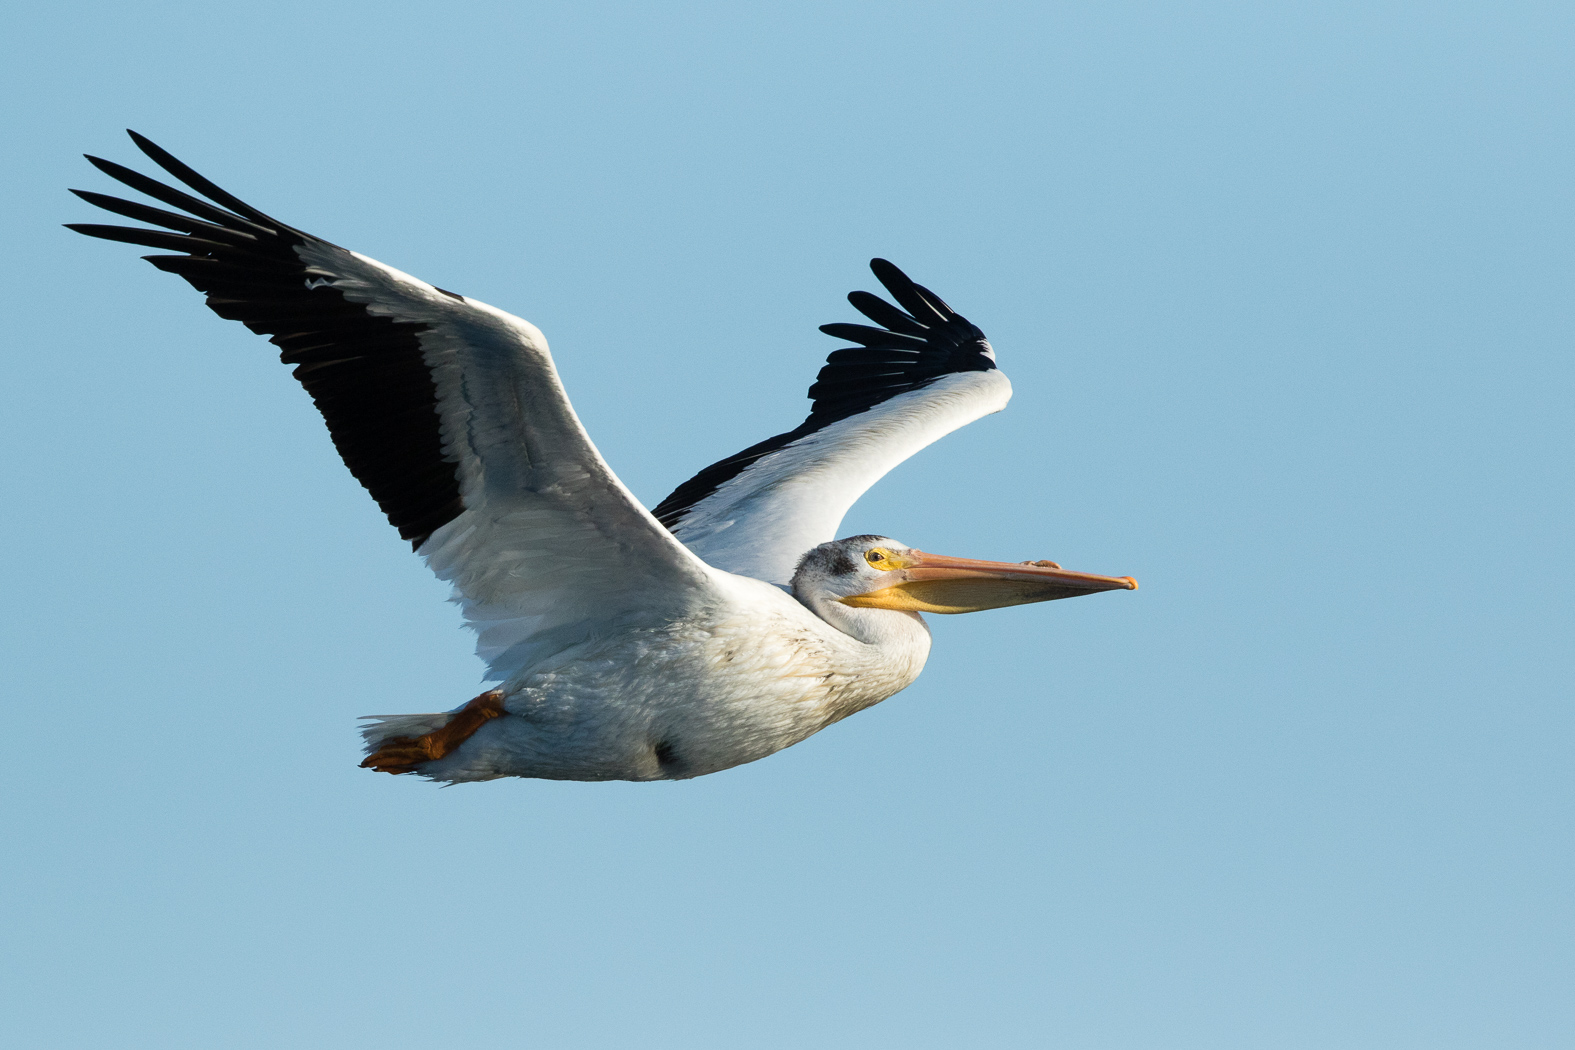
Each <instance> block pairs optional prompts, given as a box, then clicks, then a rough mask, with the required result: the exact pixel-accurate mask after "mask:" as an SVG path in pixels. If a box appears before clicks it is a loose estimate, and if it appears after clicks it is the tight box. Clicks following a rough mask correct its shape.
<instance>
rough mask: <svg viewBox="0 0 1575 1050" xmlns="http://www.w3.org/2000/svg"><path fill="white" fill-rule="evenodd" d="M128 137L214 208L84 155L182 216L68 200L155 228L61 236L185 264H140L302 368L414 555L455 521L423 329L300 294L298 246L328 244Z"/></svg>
mask: <svg viewBox="0 0 1575 1050" xmlns="http://www.w3.org/2000/svg"><path fill="white" fill-rule="evenodd" d="M128 134H130V135H131V138H132V141H133V142H135V143H136V144H137V146H138V148H139V149H141V150H142V151H143V152H144V153H146V154H147V155H148V156H149V157H150V158H151V159H152V160H153V161H154V162H155V163H157V164H158V165H159V166H160V167H161V168H163V169H164V170H165V171H167V172H169V173H170V174H171V175H172V176H174V177H175V178H176V179H178V180H180V181H181V182H183V183H185V184H186V185H187V186H189V187H191V188H192V189H194V190H196V191H197V192H198V193H201V194H204V195H206V196H207V197H208V198H210V199H211V200H212V201H216V202H218V205H223V207H219V206H218V205H216V204H212V203H209V202H208V201H205V200H201V199H199V198H197V197H194V196H192V195H190V194H188V193H184V192H182V191H181V190H178V189H175V188H174V187H173V186H167V185H165V184H164V183H162V182H159V181H158V180H156V179H153V178H150V177H148V176H146V175H143V174H142V173H140V172H136V171H133V170H131V169H130V168H127V167H124V166H123V165H120V164H116V163H114V162H113V161H108V160H104V159H102V158H99V157H94V156H92V155H91V154H83V156H85V157H86V158H87V160H88V162H89V163H90V164H92V165H93V166H94V167H95V168H97V169H98V170H99V171H101V172H103V173H104V174H106V175H108V176H109V177H110V178H112V179H114V180H116V181H117V182H119V183H121V184H123V185H126V186H130V187H131V188H132V189H134V190H137V191H138V192H141V193H144V194H146V195H148V196H149V197H152V198H153V199H154V200H157V201H160V202H162V203H164V204H167V205H169V206H170V207H172V208H178V209H180V210H181V211H182V212H185V213H188V214H186V215H177V214H174V213H171V212H165V211H162V210H160V209H158V208H152V207H149V206H148V205H145V204H138V203H133V202H131V201H123V200H121V199H120V198H118V197H110V196H108V195H106V194H95V193H91V192H88V191H85V190H73V191H72V192H74V193H76V195H77V196H78V197H80V198H81V199H82V200H84V201H86V202H87V203H89V204H92V205H95V206H96V207H99V208H103V209H104V210H106V211H110V212H113V213H115V214H118V215H124V216H126V217H128V218H131V219H136V220H139V221H143V222H148V223H151V224H153V225H155V226H162V227H164V229H154V230H149V229H136V228H131V227H126V226H109V225H101V224H97V223H66V224H65V226H66V228H67V229H70V230H73V231H75V232H77V233H82V234H86V235H87V236H90V237H100V238H104V239H106V240H113V241H125V242H129V243H132V244H141V245H146V246H149V247H153V248H157V249H161V250H164V251H174V252H179V253H183V254H177V255H145V256H143V258H144V259H146V260H147V261H148V262H149V263H151V264H152V265H154V266H156V267H158V268H159V269H160V270H164V271H166V272H168V273H173V274H175V275H177V276H179V277H181V278H183V279H184V280H185V281H186V282H187V283H188V284H190V285H191V286H192V287H194V288H196V289H197V290H198V291H200V292H203V293H204V294H206V296H207V298H208V306H209V307H210V308H211V309H212V310H213V311H214V312H215V313H217V314H219V315H220V316H221V317H227V318H231V319H233V320H236V321H240V322H241V323H242V324H244V325H246V327H248V328H250V329H251V330H252V331H254V332H257V333H259V334H261V335H267V336H270V337H271V338H270V342H272V343H274V344H275V345H276V346H278V347H279V348H280V357H281V359H283V360H284V361H286V362H287V363H295V362H300V363H301V367H298V368H297V370H296V376H297V378H299V379H300V381H301V383H302V385H303V386H305V387H306V390H307V392H308V393H309V394H311V395H312V399H313V401H314V402H315V403H316V404H317V407H318V408H319V409H320V410H321V412H322V414H323V419H324V421H325V422H327V424H328V430H329V434H330V436H332V438H333V441H334V446H335V447H336V448H337V449H338V451H339V455H340V457H341V458H343V460H344V461H345V465H346V466H347V467H349V468H350V471H351V473H353V474H354V475H355V476H356V478H357V480H359V481H360V482H361V483H362V484H363V485H365V486H366V488H367V490H368V491H369V492H370V493H371V495H372V498H373V499H374V500H376V501H377V504H378V506H379V507H381V508H382V510H383V512H384V513H385V514H387V515H388V520H389V522H390V523H391V524H393V525H394V526H395V527H396V528H397V529H398V530H399V534H400V535H401V536H402V537H404V538H405V539H407V540H409V541H410V542H411V545H412V546H413V547H416V548H419V547H420V546H421V545H422V544H423V543H424V542H426V540H427V538H428V537H429V536H430V535H431V534H432V533H433V531H435V530H436V529H438V528H439V527H441V526H442V525H444V524H445V523H447V522H449V521H452V520H453V519H454V518H455V517H456V516H458V515H459V514H460V513H461V512H462V511H463V510H464V505H463V502H462V499H461V497H460V494H459V480H458V477H457V475H456V472H455V465H454V463H453V461H452V460H450V459H448V458H447V457H446V455H445V454H444V451H443V437H442V432H441V429H440V420H439V417H438V415H437V413H436V412H435V411H434V410H433V408H434V403H435V399H436V388H435V386H434V384H433V380H432V375H431V372H430V370H429V369H428V368H427V366H426V364H425V361H424V358H423V356H422V348H421V343H420V340H419V338H418V337H419V335H420V333H421V332H423V331H425V330H426V327H427V326H426V325H425V324H420V323H415V322H404V321H396V320H394V319H392V318H390V317H384V316H374V315H372V314H370V313H369V312H368V310H367V308H366V306H365V305H364V304H362V303H354V302H351V301H349V300H348V299H346V298H345V297H344V296H343V295H342V294H341V293H340V292H339V291H338V290H336V289H334V288H332V287H322V286H317V285H316V284H315V283H312V284H309V283H308V282H309V276H310V275H308V274H307V272H306V268H305V264H304V263H303V262H302V261H301V257H300V255H299V254H298V253H297V251H296V249H297V247H298V246H300V245H302V244H304V243H306V242H308V241H313V242H316V243H318V244H320V245H324V246H326V243H327V242H323V241H321V240H320V239H318V238H313V237H311V236H310V235H309V234H305V233H302V232H301V231H300V230H296V229H294V228H292V227H290V226H286V225H285V224H283V223H281V222H279V221H278V220H276V219H273V218H271V217H269V216H268V215H266V214H265V213H263V212H261V211H258V210H257V209H256V208H253V207H251V206H250V205H248V204H246V203H245V202H244V201H242V200H240V199H239V198H237V197H235V196H234V195H233V194H230V193H227V192H225V191H224V190H222V189H220V188H219V187H218V186H216V185H214V184H213V183H212V182H210V181H209V180H208V179H206V178H204V177H202V176H201V175H198V174H197V173H196V172H195V171H193V170H192V169H191V168H189V167H187V166H186V165H185V164H183V163H181V162H180V161H178V160H176V159H175V158H174V157H173V156H171V155H170V154H169V153H168V152H166V151H165V150H163V149H161V148H160V147H159V146H157V145H155V144H154V143H152V142H150V141H149V140H148V139H147V138H145V137H144V136H142V135H138V134H137V133H136V132H134V131H130V130H129V129H128ZM225 209H231V210H228V211H227V210H225ZM189 216H195V218H191V217H189ZM171 230H174V231H179V232H170V231H171ZM449 294H453V293H449Z"/></svg>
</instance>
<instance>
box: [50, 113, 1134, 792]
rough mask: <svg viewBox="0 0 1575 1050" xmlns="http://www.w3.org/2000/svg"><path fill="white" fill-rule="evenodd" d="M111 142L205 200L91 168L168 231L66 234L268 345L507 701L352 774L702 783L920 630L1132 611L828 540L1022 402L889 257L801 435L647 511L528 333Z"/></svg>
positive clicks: (873, 675)
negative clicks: (903, 470) (1078, 612)
mask: <svg viewBox="0 0 1575 1050" xmlns="http://www.w3.org/2000/svg"><path fill="white" fill-rule="evenodd" d="M130 134H131V137H132V140H133V141H134V142H135V143H136V144H137V146H138V148H140V149H141V150H142V152H143V153H144V154H146V155H147V156H148V157H149V158H150V159H151V160H152V161H153V162H154V163H155V164H157V165H158V166H159V167H160V168H162V169H163V170H164V171H165V172H167V173H168V174H169V175H170V176H172V177H174V179H176V180H177V181H179V182H180V183H183V184H184V185H185V186H186V187H187V188H188V189H190V190H191V191H193V192H195V193H197V194H201V197H196V196H193V195H192V194H191V193H187V192H184V191H182V190H179V189H176V188H174V187H173V186H169V185H166V184H164V183H162V182H159V181H157V180H156V179H153V178H150V177H148V176H146V175H143V174H141V173H139V172H136V171H133V170H132V169H130V168H127V167H123V166H122V165H119V164H115V163H113V162H111V161H107V160H102V159H99V158H97V157H91V156H90V157H88V158H87V159H88V160H89V161H90V162H91V163H92V164H93V165H94V167H96V168H98V169H99V170H100V171H102V172H103V173H105V174H106V175H109V176H110V177H111V178H114V179H116V180H118V181H120V182H121V183H123V184H125V185H126V186H129V187H131V188H132V189H134V190H137V191H139V192H140V193H143V194H145V195H147V196H148V197H150V198H152V199H154V200H156V201H159V202H160V203H162V204H164V205H167V206H169V207H171V208H175V209H178V211H166V210H164V209H163V208H155V207H153V206H151V205H148V204H143V203H137V202H133V201H127V200H123V199H121V198H118V197H112V196H108V195H106V194H102V193H92V192H88V191H85V190H73V191H72V192H73V193H75V194H76V195H77V196H78V197H80V198H82V199H83V200H85V201H87V202H88V203H90V204H94V205H97V206H98V207H100V208H103V209H105V210H107V211H110V212H113V213H115V214H117V215H121V216H124V217H126V218H129V219H133V220H136V221H138V222H143V223H148V224H150V225H151V226H153V227H157V228H156V229H148V228H144V227H128V226H109V225H98V224H90V223H71V224H68V225H69V228H70V229H73V230H76V231H77V232H79V233H84V234H87V235H89V236H91V237H102V238H105V239H107V240H112V241H124V242H127V243H130V244H138V245H143V246H145V247H149V248H154V249H157V250H159V251H161V252H163V253H166V254H158V255H148V256H144V258H146V259H147V261H148V262H150V263H152V264H153V265H154V266H156V267H158V268H159V269H160V270H165V271H168V272H170V273H173V274H178V275H179V276H181V277H183V278H185V279H186V281H187V282H188V283H190V284H191V285H192V286H193V287H195V288H196V289H197V290H198V291H200V292H203V293H205V294H206V295H207V302H208V306H209V308H210V309H212V310H213V311H214V312H215V313H217V314H218V315H219V316H220V317H226V318H230V319H231V320H235V321H240V322H241V323H242V324H244V325H246V327H248V328H250V329H251V330H252V331H253V332H256V333H258V334H259V335H266V336H268V337H269V341H270V342H272V343H273V344H274V345H275V346H277V347H278V348H279V351H280V352H279V358H280V360H281V361H283V362H284V363H285V364H289V365H294V366H295V371H294V375H295V378H296V379H298V380H300V382H301V384H302V385H303V386H304V387H306V390H307V393H309V394H310V395H311V396H312V399H313V401H314V402H315V403H316V405H317V407H318V409H319V410H320V411H321V412H322V414H323V419H324V420H325V421H326V422H327V424H328V431H329V434H330V435H331V436H332V438H333V442H334V446H335V447H336V448H337V449H338V450H339V454H340V456H342V457H343V459H344V461H345V465H346V466H347V467H349V468H350V472H351V473H352V474H354V475H355V477H356V479H357V480H359V481H360V482H361V484H362V485H364V486H366V488H367V490H368V491H369V492H370V493H371V495H372V498H373V499H375V500H376V501H377V504H378V506H379V507H381V508H382V510H383V513H385V514H386V515H387V516H388V520H389V522H390V524H392V525H393V526H394V527H395V528H397V529H398V530H399V534H400V535H401V536H402V537H404V538H405V539H407V540H409V541H410V543H411V545H412V547H413V548H414V549H415V552H416V553H417V554H418V555H420V556H421V557H422V558H424V559H425V560H426V563H427V565H428V566H429V567H430V568H431V569H432V571H433V572H434V573H436V574H437V575H438V577H439V578H441V579H443V580H445V581H448V582H449V583H451V584H452V585H453V588H454V592H455V598H456V600H457V601H458V603H459V605H460V607H461V610H462V612H463V614H464V618H465V621H466V623H467V624H468V626H470V627H471V628H472V629H474V630H475V632H476V634H477V636H478V642H477V654H478V655H479V656H480V657H481V659H482V660H483V661H485V663H486V665H487V681H489V682H496V683H498V684H497V687H496V688H493V689H489V690H488V691H486V692H484V693H482V694H481V695H480V696H477V697H476V698H474V699H472V700H470V701H469V702H467V703H465V704H463V705H461V706H460V707H457V708H455V709H453V710H451V711H446V712H441V713H435V714H411V715H385V716H375V717H369V718H368V719H367V724H366V725H365V726H364V727H363V729H362V735H363V737H364V738H365V742H366V758H365V760H364V761H363V762H362V763H361V765H362V766H364V767H366V768H369V769H375V770H379V771H382V772H386V773H416V774H420V775H422V776H426V777H429V778H431V779H433V780H438V781H445V782H449V783H455V782H462V781H475V780H492V779H495V778H498V777H509V776H516V777H542V778H547V779H554V780H672V779H684V778H688V777H696V776H701V775H703V774H706V773H715V772H717V771H719V770H723V769H728V768H730V767H732V766H736V765H740V764H742V763H745V762H753V761H755V760H756V759H760V758H764V757H765V756H767V755H770V754H772V753H774V752H776V751H780V750H781V749H782V748H785V747H789V746H791V745H793V744H796V743H798V742H799V741H801V740H804V739H805V738H806V737H809V736H811V735H812V734H814V733H816V732H818V731H820V730H821V729H824V728H825V727H826V726H828V725H830V724H831V723H833V722H836V721H839V720H841V719H843V718H846V717H847V716H848V715H851V714H853V713H854V712H856V711H860V710H862V709H864V708H866V707H869V706H870V705H872V704H876V703H879V702H880V701H882V700H884V699H886V698H887V697H889V696H891V695H893V694H894V693H896V692H898V691H899V690H901V689H903V688H905V687H907V686H908V685H909V684H911V683H912V682H913V681H914V679H915V678H917V677H918V675H919V672H920V670H921V669H922V668H923V666H924V662H925V659H926V657H927V656H928V655H929V651H930V632H929V628H928V627H927V626H926V625H925V622H924V619H923V617H922V616H921V614H922V613H927V612H928V613H967V612H977V611H979V610H983V609H995V608H1000V607H1003V606H1008V605H1023V604H1027V603H1030V602H1042V601H1051V600H1053V599H1057V598H1072V597H1076V596H1078V595H1084V594H1092V593H1094V592H1096V591H1108V590H1120V589H1125V590H1135V589H1136V588H1137V583H1136V581H1134V580H1133V579H1132V578H1131V577H1126V576H1122V577H1112V576H1098V575H1094V574H1091V573H1082V572H1071V571H1068V570H1065V569H1062V568H1061V567H1060V566H1059V565H1057V564H1055V563H1054V562H1049V561H1035V562H1023V563H1012V562H993V561H977V560H974V559H969V558H954V557H946V556H942V555H938V554H931V553H928V552H926V551H922V550H917V549H915V548H913V547H910V546H908V545H907V544H905V543H901V542H899V541H897V540H894V539H891V538H889V537H886V536H850V537H847V538H845V539H836V538H835V537H836V534H837V530H838V527H839V526H840V525H841V523H842V518H843V516H844V515H845V514H846V513H847V511H848V508H849V507H851V506H852V505H853V502H854V501H855V500H857V499H858V497H859V496H861V495H862V494H863V493H864V492H865V490H867V489H868V488H869V487H870V486H871V485H872V484H874V483H875V482H876V481H878V480H879V479H880V478H881V477H882V476H883V475H884V474H885V473H886V472H887V471H889V470H891V469H892V468H893V467H895V466H896V465H897V464H899V463H901V462H902V461H903V460H905V459H907V458H908V457H909V456H911V455H913V453H915V452H917V451H918V450H919V449H921V448H923V447H925V446H926V445H928V444H930V443H931V442H932V441H935V440H936V439H938V438H940V437H942V436H944V435H946V434H949V433H950V432H952V431H953V430H956V429H957V428H958V427H960V426H963V425H964V424H967V423H971V422H972V421H974V420H975V419H978V418H979V417H981V416H984V415H988V414H989V413H992V412H999V411H1000V410H1001V409H1002V408H1003V407H1005V405H1006V402H1007V399H1008V398H1009V397H1010V396H1011V384H1010V383H1008V382H1007V379H1006V376H1005V375H1004V374H1003V373H1002V372H1001V371H1000V369H998V368H997V367H996V363H995V352H994V350H993V349H992V348H991V346H990V343H989V342H988V340H986V339H985V337H984V333H983V332H981V331H980V330H979V329H978V328H977V327H975V326H974V325H973V324H972V323H970V322H969V321H968V320H967V319H966V318H964V317H962V316H961V315H960V314H958V313H957V312H956V311H954V310H953V309H952V308H951V307H950V306H947V305H946V303H945V302H944V301H942V300H941V298H940V297H939V296H937V295H935V293H933V292H931V291H930V290H929V289H927V288H924V287H922V286H921V285H918V284H915V283H914V282H913V281H911V280H909V279H908V277H907V276H906V275H905V274H904V273H903V272H902V271H901V270H899V269H898V268H897V267H896V266H893V265H892V264H891V263H889V262H886V261H885V260H883V259H875V260H873V261H872V262H871V263H870V268H871V270H873V271H874V274H875V276H876V277H877V278H878V279H879V280H880V282H881V284H882V285H883V286H885V288H886V291H887V292H888V293H890V295H891V297H892V299H894V300H895V301H896V305H892V303H889V302H887V301H886V300H884V299H881V298H880V297H878V296H876V295H872V294H870V293H869V292H853V293H852V294H850V295H849V296H848V301H849V302H850V303H852V305H853V307H854V308H855V309H856V310H858V311H859V312H860V313H861V314H863V315H864V316H865V317H866V318H868V319H869V320H870V321H872V322H874V324H873V325H864V324H828V325H822V326H821V331H823V332H825V333H826V334H828V335H831V336H834V337H836V338H838V339H841V340H844V341H845V342H848V343H852V344H855V345H853V346H848V347H844V348H842V349H838V350H834V351H833V352H832V353H831V355H830V356H829V357H828V358H827V360H826V365H825V367H824V368H822V369H821V371H820V374H819V376H818V377H817V379H816V381H815V383H814V385H813V386H811V387H810V388H809V397H810V399H811V401H812V406H811V410H810V414H809V418H807V419H805V420H804V422H803V423H801V424H800V425H799V426H798V427H796V428H795V429H793V430H790V431H788V432H787V433H785V434H778V435H776V436H775V437H772V438H767V439H766V440H765V441H762V442H760V443H759V444H756V445H751V446H750V447H749V448H746V449H744V450H743V451H742V452H739V453H738V454H737V455H733V456H729V457H728V458H726V459H723V460H721V461H719V462H717V463H713V464H712V465H711V466H709V467H706V468H705V469H704V470H702V471H700V472H699V473H698V474H696V475H695V476H694V477H692V478H690V479H689V480H688V481H686V482H684V483H683V484H682V485H680V486H678V488H677V489H675V490H674V491H673V492H672V494H671V495H669V496H668V497H667V498H666V499H664V500H662V502H661V503H659V504H657V506H656V507H655V509H654V510H649V511H648V510H646V509H645V507H643V506H641V504H640V503H639V501H637V500H636V499H635V498H634V496H633V495H631V494H630V492H629V490H628V489H627V488H625V487H624V485H623V483H622V482H621V481H619V480H618V477H617V475H615V474H614V473H613V472H612V468H610V467H609V466H608V465H607V463H606V461H604V460H603V459H602V457H601V454H600V453H598V452H597V450H596V446H595V445H593V444H592V443H591V439H590V437H589V435H587V434H586V432H585V429H584V427H582V426H581V425H580V421H579V419H578V417H577V416H576V415H575V413H574V409H573V408H572V407H571V406H570V404H569V398H568V395H567V394H566V393H565V392H564V389H563V385H562V383H561V382H560V381H559V378H558V373H557V370H556V368H554V366H553V362H552V357H551V355H550V354H549V353H548V351H547V340H546V339H545V338H544V337H543V336H542V334H541V332H540V331H539V330H538V329H537V328H536V327H535V326H534V325H532V324H530V323H529V322H528V321H523V320H521V319H520V318H518V317H515V316H513V315H512V314H508V313H505V312H504V311H502V310H499V309H497V308H495V307H492V306H488V305H487V304H486V303H483V302H479V301H478V300H475V299H472V298H470V297H468V296H464V295H459V294H456V293H454V292H450V291H446V290H444V289H442V288H438V287H436V286H434V285H430V284H427V283H426V282H425V281H422V280H419V279H417V278H415V277H411V276H410V275H408V274H405V273H401V272H400V271H398V270H395V269H393V268H392V267H389V266H385V265H383V264H382V263H380V262H377V261H376V260H374V259H369V258H367V257H366V256H364V255H360V254H357V253H356V252H353V251H349V250H347V249H345V248H341V247H339V246H338V245H336V244H331V243H329V242H328V241H325V240H323V239H321V238H319V237H314V236H312V235H311V234H309V233H305V232H303V231H301V230H297V229H295V228H294V227H291V226H287V225H285V224H284V223H282V222H279V221H278V220H276V219H273V218H270V217H269V216H267V215H264V214H263V213H262V212H260V211H258V210H257V209H255V208H253V207H251V206H250V205H248V204H246V203H244V202H243V201H241V200H239V199H238V198H236V197H234V196H232V195H231V194H229V193H226V192H225V191H224V190H222V189H220V188H219V187H218V186H216V185H214V184H213V183H212V182H210V181H208V180H207V179H205V178H203V177H202V176H201V175H199V174H197V173H196V172H195V171H193V170H192V169H191V168H189V167H187V166H186V165H185V164H183V163H181V162H180V161H179V160H177V159H175V158H174V157H173V156H171V155H170V154H169V153H168V152H166V151H165V150H163V149H161V148H160V147H158V146H156V145H155V144H154V143H152V142H150V141H148V140H147V139H146V138H144V137H143V136H141V135H138V134H137V133H136V132H131V133H130ZM202 198H206V199H202Z"/></svg>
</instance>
